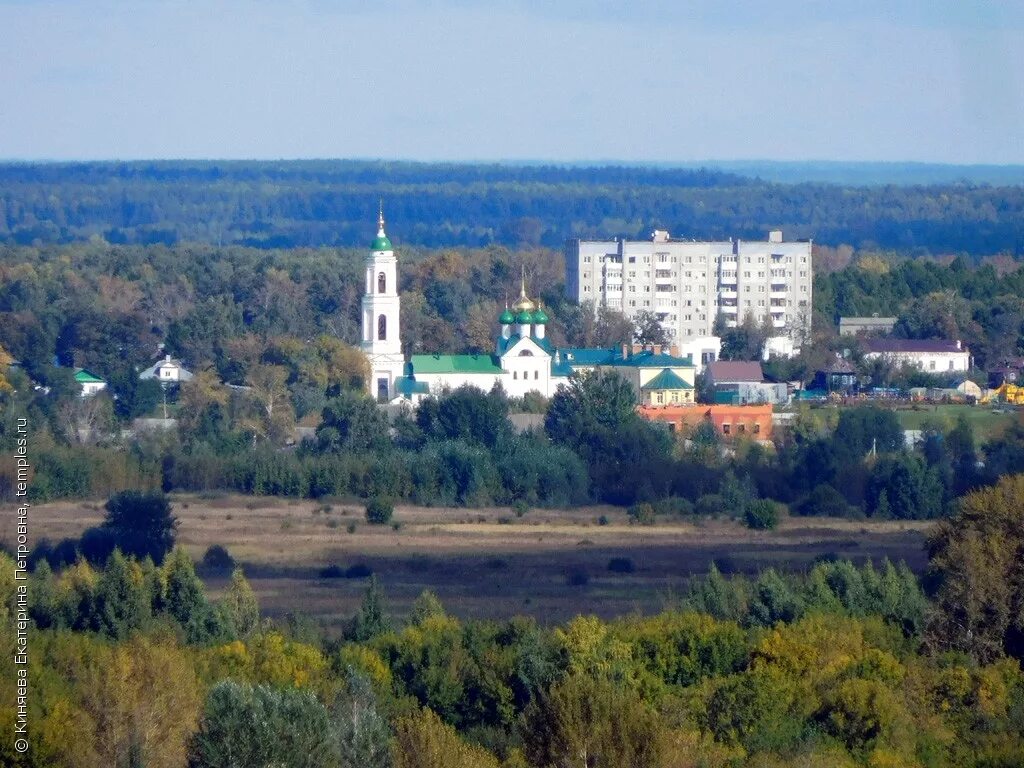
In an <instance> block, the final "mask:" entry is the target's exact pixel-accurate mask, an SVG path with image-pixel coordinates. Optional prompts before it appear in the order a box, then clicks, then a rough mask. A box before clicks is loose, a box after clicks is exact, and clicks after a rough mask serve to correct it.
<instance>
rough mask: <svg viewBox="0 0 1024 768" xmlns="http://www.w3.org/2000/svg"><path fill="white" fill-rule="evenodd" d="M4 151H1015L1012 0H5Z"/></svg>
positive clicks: (737, 154)
mask: <svg viewBox="0 0 1024 768" xmlns="http://www.w3.org/2000/svg"><path fill="white" fill-rule="evenodd" d="M0 158H3V159H19V160H22V159H23V160H29V159H51V160H77V159H125V160H127V159H150V158H218V159H220V158H223V159H228V158H259V159H281V158H289V159H290V158H396V159H398V158H401V159H413V160H466V161H470V160H546V161H566V162H568V161H610V160H611V161H624V162H629V161H643V162H692V161H699V160H712V159H720V160H744V159H770V160H846V161H856V160H881V161H923V162H943V163H997V164H1000V163H1024V2H1020V0H1005V2H996V1H995V0H992V1H988V0H966V1H965V0H919V1H917V2H914V1H912V0H902V1H901V0H887V1H886V0H855V1H854V2H836V0H821V1H820V2H811V0H772V1H771V2H767V1H762V2H754V1H753V0H751V1H749V2H737V1H736V0H693V1H691V2H686V1H685V0H675V1H674V2H673V1H672V0H651V1H650V2H644V1H643V0H635V1H634V2H617V1H613V0H564V1H563V2H559V1H558V0H548V2H540V1H538V0H494V1H493V2H487V1H486V0H481V1H480V2H471V1H470V0H433V1H430V2H427V1H425V0H424V1H422V2H411V1H409V0H393V1H389V0H380V1H379V2H374V1H373V0H362V1H361V2H350V1H349V0H336V1H335V2H328V0H293V1H292V2H283V1H275V0H245V1H244V2H242V1H233V0H225V1H224V2H218V1H217V0H185V1H179V2H161V1H151V0H134V2H111V1H110V0H80V1H78V2H74V1H72V0H39V1H36V0H0Z"/></svg>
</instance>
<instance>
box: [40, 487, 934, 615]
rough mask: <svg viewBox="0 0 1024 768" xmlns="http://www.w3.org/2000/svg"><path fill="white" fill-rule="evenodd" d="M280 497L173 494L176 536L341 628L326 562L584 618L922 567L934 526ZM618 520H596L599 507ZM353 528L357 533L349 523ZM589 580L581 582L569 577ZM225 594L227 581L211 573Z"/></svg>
mask: <svg viewBox="0 0 1024 768" xmlns="http://www.w3.org/2000/svg"><path fill="white" fill-rule="evenodd" d="M324 507H325V505H324V504H323V503H320V502H312V501H297V500H287V499H278V498H263V497H256V498H253V497H241V496H225V497H223V498H202V497H198V496H176V497H174V512H175V515H176V516H177V517H178V519H179V528H178V540H179V542H180V543H181V544H183V545H184V546H185V547H186V548H187V549H188V551H189V552H190V553H191V554H192V555H193V557H195V558H196V559H197V560H199V559H200V558H201V557H202V555H203V552H204V551H205V550H206V548H207V547H208V546H210V545H211V544H221V545H223V546H226V547H227V548H228V550H229V551H230V552H231V554H232V555H233V556H234V557H235V559H236V560H237V561H238V562H239V563H241V564H242V566H243V567H244V569H245V572H246V575H247V576H248V577H249V579H250V581H251V582H252V584H253V587H254V589H255V590H256V592H257V595H258V596H259V598H260V602H261V605H262V607H263V609H264V611H265V612H267V613H269V614H270V615H272V616H282V615H284V614H287V613H289V612H299V613H303V614H307V615H309V616H311V617H313V618H314V619H315V620H316V621H318V622H319V623H322V624H324V625H326V626H328V627H331V628H336V627H337V626H338V625H339V624H340V622H341V621H343V620H344V619H345V618H346V617H348V616H350V615H351V614H352V612H353V611H354V610H355V608H356V607H357V606H358V603H359V600H360V598H361V595H362V592H363V590H364V589H365V581H361V580H358V579H351V580H350V579H324V578H321V577H320V569H321V568H323V567H324V566H327V565H331V564H337V565H340V566H343V567H347V566H350V565H352V564H355V563H364V564H366V565H368V566H369V567H371V568H372V569H373V570H374V572H375V573H377V574H378V577H379V578H380V579H381V581H382V583H383V584H384V586H385V589H386V593H387V596H388V599H389V602H390V604H391V606H392V608H393V609H394V610H395V611H396V612H397V613H403V612H405V611H406V610H407V609H408V606H409V604H410V603H411V602H412V600H414V599H415V598H416V596H417V595H418V594H419V593H420V592H421V591H422V590H423V589H431V590H433V591H434V592H435V593H436V594H437V595H438V596H439V597H440V598H441V600H442V601H443V602H444V604H445V606H446V607H447V608H448V609H449V610H450V611H452V612H453V613H455V614H457V615H459V616H464V617H465V616H476V617H494V618H502V617H508V616H510V615H512V614H516V613H525V614H530V615H533V616H536V617H537V618H538V619H539V620H541V621H544V622H555V621H563V620H565V619H567V618H570V617H572V616H574V615H576V614H578V613H595V614H598V615H601V616H605V617H609V616H614V615H620V614H623V613H629V612H631V611H641V612H650V611H655V610H658V609H660V608H662V607H665V606H667V605H670V604H671V603H672V602H673V601H674V600H675V599H676V598H677V597H678V596H679V595H681V594H682V593H684V592H685V589H686V583H687V580H688V579H689V578H690V577H691V576H692V575H693V574H699V573H703V572H705V571H706V570H707V568H708V567H709V566H710V564H711V563H712V562H713V561H714V562H718V563H719V567H721V568H723V570H735V571H744V572H754V571H756V570H758V569H759V568H762V567H766V566H769V565H771V566H775V567H779V568H784V569H800V568H805V567H807V566H808V565H809V564H810V563H811V562H812V561H813V560H814V558H816V557H818V556H820V555H823V554H826V553H835V554H837V555H839V556H842V557H849V558H851V559H853V560H855V561H863V560H866V559H868V558H872V559H874V560H876V561H878V560H881V559H882V558H883V557H888V558H890V559H892V560H900V559H902V560H906V561H907V563H908V564H909V565H910V566H911V567H913V568H915V569H919V568H921V567H922V566H923V564H924V553H923V549H922V545H923V541H924V535H925V533H926V532H927V529H928V527H929V524H928V523H923V522H860V521H851V520H835V519H817V518H816V519H806V518H785V519H783V520H782V522H781V523H780V525H779V528H778V529H777V530H775V531H770V532H757V531H750V530H748V529H746V528H744V527H742V526H740V525H739V524H737V523H735V522H732V521H726V520H722V521H714V520H708V521H702V522H698V523H696V524H695V523H693V522H684V521H667V522H664V523H660V524H658V525H654V526H635V525H630V524H629V521H628V518H627V516H626V514H625V512H624V511H623V510H621V509H618V508H614V507H589V508H585V509H573V510H531V511H530V512H528V513H527V514H526V515H525V516H523V517H521V518H517V517H516V516H515V514H514V513H513V512H512V511H511V510H509V509H482V510H468V509H449V508H423V507H407V506H400V507H398V508H396V510H395V518H394V519H395V522H397V523H400V528H399V529H398V530H393V529H392V528H391V527H390V526H371V525H368V524H367V523H366V521H365V519H364V517H363V508H362V507H361V506H358V505H354V504H346V503H340V502H339V503H331V504H330V505H329V508H328V509H325V508H324ZM601 515H605V516H606V517H607V518H608V521H609V522H608V524H607V525H598V524H597V519H598V517H599V516H601ZM102 517H103V510H102V508H101V507H100V506H99V505H96V504H84V503H70V502H61V503H55V504H46V505H40V506H37V507H33V509H32V518H31V528H32V534H33V537H34V538H35V539H38V538H42V537H46V538H48V539H50V540H51V541H56V540H59V539H61V538H63V537H67V536H77V535H79V534H80V533H81V532H82V531H83V530H84V529H85V528H86V527H88V526H90V525H95V524H96V523H98V522H99V521H100V520H101V519H102ZM351 523H354V524H355V530H354V532H352V533H349V532H348V526H349V524H351ZM612 557H628V558H630V559H631V560H632V561H633V563H634V565H635V569H636V570H635V572H634V573H630V574H612V573H609V572H608V561H609V559H610V558H612ZM574 574H586V575H587V577H588V578H589V582H588V583H587V584H585V585H583V586H572V585H570V583H569V581H570V576H572V575H574ZM204 575H205V577H206V581H207V584H208V585H209V587H210V588H211V590H212V591H213V592H214V593H215V594H216V593H218V592H219V591H220V590H221V589H222V588H223V586H224V583H225V580H226V577H225V576H224V575H217V574H204Z"/></svg>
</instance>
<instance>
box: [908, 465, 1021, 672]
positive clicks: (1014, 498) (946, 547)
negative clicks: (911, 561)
mask: <svg viewBox="0 0 1024 768" xmlns="http://www.w3.org/2000/svg"><path fill="white" fill-rule="evenodd" d="M928 553H929V558H930V562H929V566H928V581H929V583H930V584H931V587H932V591H933V594H934V598H935V611H934V613H933V614H932V617H931V621H930V622H929V625H928V630H927V636H928V641H929V643H930V644H931V645H932V646H933V647H935V648H940V649H952V650H958V651H963V652H965V653H969V654H971V655H972V656H973V657H975V658H976V659H978V660H980V661H983V662H988V661H992V660H994V659H997V658H998V657H999V656H1001V655H1002V654H1003V653H1006V654H1009V655H1011V656H1014V657H1016V658H1017V659H1024V475H1013V476H1010V477H1004V478H1002V479H1001V480H1000V481H999V482H998V483H997V484H996V485H995V486H993V487H991V488H984V489H981V490H978V491H975V492H973V493H970V494H968V495H967V496H965V497H963V498H962V499H961V500H960V504H959V508H958V510H957V512H956V514H954V515H953V517H951V518H949V519H948V520H943V521H942V522H940V523H939V524H938V525H937V526H936V528H935V531H934V533H933V534H932V536H931V537H930V539H929V541H928Z"/></svg>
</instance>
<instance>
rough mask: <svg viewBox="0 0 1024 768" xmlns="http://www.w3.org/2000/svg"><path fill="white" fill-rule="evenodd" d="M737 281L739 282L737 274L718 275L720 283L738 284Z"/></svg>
mask: <svg viewBox="0 0 1024 768" xmlns="http://www.w3.org/2000/svg"><path fill="white" fill-rule="evenodd" d="M737 282H738V278H737V277H736V276H735V275H732V276H729V275H719V276H718V284H719V285H736V283H737Z"/></svg>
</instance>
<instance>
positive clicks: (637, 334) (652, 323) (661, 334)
mask: <svg viewBox="0 0 1024 768" xmlns="http://www.w3.org/2000/svg"><path fill="white" fill-rule="evenodd" d="M633 341H635V342H636V343H637V344H667V343H668V333H666V332H665V329H664V328H663V327H662V325H661V323H660V322H658V316H657V315H655V314H654V313H653V312H650V311H649V310H646V309H642V310H640V311H639V312H637V313H636V314H635V315H633Z"/></svg>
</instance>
